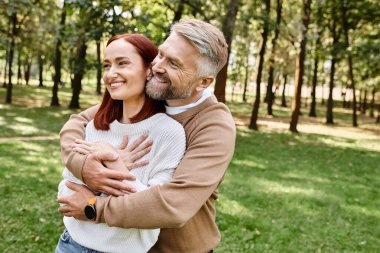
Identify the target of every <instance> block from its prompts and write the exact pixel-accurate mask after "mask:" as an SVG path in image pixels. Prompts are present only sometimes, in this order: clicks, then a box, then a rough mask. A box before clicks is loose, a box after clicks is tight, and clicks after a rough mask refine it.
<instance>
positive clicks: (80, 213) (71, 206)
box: [57, 182, 95, 221]
mask: <svg viewBox="0 0 380 253" xmlns="http://www.w3.org/2000/svg"><path fill="white" fill-rule="evenodd" d="M66 186H67V187H68V188H70V189H71V190H73V191H76V193H74V194H73V195H70V196H66V197H61V198H58V199H57V201H58V202H59V203H60V204H63V205H62V206H60V207H59V208H58V211H59V212H60V213H62V214H63V215H64V216H67V217H74V218H76V219H78V220H84V221H88V219H87V218H86V215H85V214H84V208H85V206H86V205H87V203H88V200H89V199H91V198H92V197H94V196H95V195H94V193H93V192H92V191H90V190H89V189H88V188H87V187H86V186H84V185H79V184H74V183H72V182H67V184H66Z"/></svg>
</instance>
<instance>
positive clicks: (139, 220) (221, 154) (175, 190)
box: [96, 108, 236, 228]
mask: <svg viewBox="0 0 380 253" xmlns="http://www.w3.org/2000/svg"><path fill="white" fill-rule="evenodd" d="M219 109H220V108H219ZM210 113H211V114H212V113H213V112H210ZM217 113H218V115H217V116H215V115H214V116H212V115H210V118H212V120H206V121H202V120H199V122H198V126H197V129H196V131H193V132H194V133H195V134H191V133H190V135H189V136H188V148H187V150H186V153H185V156H184V158H183V160H182V161H181V163H180V164H179V166H178V167H177V170H176V172H175V174H174V177H173V180H171V181H170V182H168V183H166V184H164V185H161V186H155V187H152V188H150V189H148V190H146V191H142V192H137V193H134V194H131V195H127V196H120V197H107V198H97V212H98V214H97V218H96V222H98V223H103V222H105V223H107V224H108V225H110V226H116V227H123V228H157V227H161V228H167V227H180V226H182V225H184V224H185V223H186V222H187V221H188V220H189V219H191V217H193V216H194V215H195V214H196V213H197V212H198V210H199V209H200V208H201V207H202V205H204V204H205V202H206V201H207V200H208V199H209V198H210V196H211V195H212V194H213V192H214V191H215V190H216V189H217V187H218V185H219V184H220V182H221V181H222V179H223V177H224V174H225V172H226V169H227V167H228V164H229V162H230V160H231V158H232V155H233V151H234V146H235V136H236V132H235V131H236V130H235V124H234V122H233V119H232V117H231V115H230V113H229V112H227V111H224V112H222V113H221V112H220V111H219V112H217ZM219 114H220V115H219Z"/></svg>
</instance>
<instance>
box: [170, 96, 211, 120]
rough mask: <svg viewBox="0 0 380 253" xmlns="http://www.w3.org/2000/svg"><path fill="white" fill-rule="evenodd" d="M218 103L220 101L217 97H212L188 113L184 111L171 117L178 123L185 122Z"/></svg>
mask: <svg viewBox="0 0 380 253" xmlns="http://www.w3.org/2000/svg"><path fill="white" fill-rule="evenodd" d="M216 103H218V100H217V99H216V97H215V95H211V96H210V97H208V98H207V99H206V100H204V101H203V102H202V103H200V104H199V105H197V106H195V107H193V108H190V109H188V110H187V111H184V112H182V113H179V114H176V115H169V116H170V117H172V118H173V119H175V120H177V121H178V122H183V121H184V120H185V119H187V118H191V117H194V116H195V115H196V114H198V113H199V112H200V111H202V110H204V109H206V108H207V107H209V106H211V105H214V104H216Z"/></svg>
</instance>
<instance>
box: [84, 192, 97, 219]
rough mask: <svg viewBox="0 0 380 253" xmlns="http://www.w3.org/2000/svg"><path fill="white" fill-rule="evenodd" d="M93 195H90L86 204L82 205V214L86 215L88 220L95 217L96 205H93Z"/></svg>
mask: <svg viewBox="0 0 380 253" xmlns="http://www.w3.org/2000/svg"><path fill="white" fill-rule="evenodd" d="M95 200H96V198H95V197H92V198H91V199H90V200H89V201H88V203H87V206H85V207H84V214H85V215H86V217H87V219H89V220H95V219H96V206H95Z"/></svg>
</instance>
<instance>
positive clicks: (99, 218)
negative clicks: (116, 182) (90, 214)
mask: <svg viewBox="0 0 380 253" xmlns="http://www.w3.org/2000/svg"><path fill="white" fill-rule="evenodd" d="M110 198H111V196H108V197H96V202H95V203H96V219H95V223H106V221H105V219H104V206H105V205H106V204H107V202H108V201H109V199H110Z"/></svg>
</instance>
